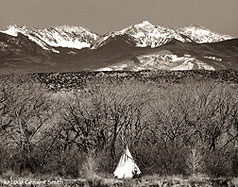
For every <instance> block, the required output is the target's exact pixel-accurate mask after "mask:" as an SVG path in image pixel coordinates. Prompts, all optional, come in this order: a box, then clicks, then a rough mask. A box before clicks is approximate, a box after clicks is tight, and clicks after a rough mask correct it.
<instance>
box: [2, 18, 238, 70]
mask: <svg viewBox="0 0 238 187" xmlns="http://www.w3.org/2000/svg"><path fill="white" fill-rule="evenodd" d="M200 43H203V44H202V45H200ZM233 68H234V69H238V39H235V38H233V37H231V36H227V35H222V34H218V33H215V32H212V31H210V30H209V29H206V28H204V27H201V26H189V27H184V28H180V29H172V28H167V27H161V26H157V25H154V24H152V23H150V22H148V21H143V22H141V23H139V24H135V25H130V26H128V27H126V28H124V29H122V30H119V31H113V32H109V33H107V34H105V35H103V36H100V35H98V34H96V33H94V32H91V31H89V30H88V29H85V28H83V27H79V26H67V25H65V26H58V27H51V28H41V29H38V28H34V27H28V26H16V25H12V26H9V27H8V28H7V29H5V30H0V71H1V69H7V70H8V69H23V70H26V71H31V72H49V71H51V72H52V71H54V72H60V71H81V70H87V71H92V70H93V71H95V70H110V71H113V70H122V71H124V70H128V71H140V70H151V69H163V70H191V69H207V70H217V69H233Z"/></svg>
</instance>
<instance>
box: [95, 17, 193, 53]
mask: <svg viewBox="0 0 238 187" xmlns="http://www.w3.org/2000/svg"><path fill="white" fill-rule="evenodd" d="M122 35H127V36H128V37H129V38H130V39H131V40H132V41H134V43H135V45H136V47H151V48H155V47H158V46H161V45H164V44H166V43H168V42H169V41H171V40H172V39H176V40H178V41H181V42H189V39H188V38H185V37H183V36H182V35H180V33H179V32H177V31H176V30H173V29H171V28H166V27H161V26H157V25H153V24H152V23H150V22H149V21H143V22H141V23H139V24H136V25H131V26H128V27H126V28H124V29H122V30H120V31H115V32H109V33H107V34H105V35H104V36H102V37H101V38H99V39H98V40H97V41H96V43H95V44H94V46H93V48H94V49H96V48H98V47H100V46H103V45H104V44H105V43H106V42H107V41H108V40H109V38H113V37H115V36H122Z"/></svg>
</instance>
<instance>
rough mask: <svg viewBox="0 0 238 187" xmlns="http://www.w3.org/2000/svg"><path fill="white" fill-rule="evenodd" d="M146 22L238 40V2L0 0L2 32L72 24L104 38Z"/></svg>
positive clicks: (195, 0) (202, 0)
mask: <svg viewBox="0 0 238 187" xmlns="http://www.w3.org/2000/svg"><path fill="white" fill-rule="evenodd" d="M144 20H148V21H150V22H152V23H154V24H157V25H161V26H169V27H180V26H186V25H191V24H196V25H203V26H205V27H207V28H210V29H211V30H213V31H216V32H220V33H224V34H229V35H232V36H236V37H238V0H0V28H5V27H6V26H7V25H10V24H17V25H30V26H35V27H50V26H55V25H62V24H68V25H79V26H84V27H86V28H89V29H90V30H92V31H95V32H97V33H99V34H104V33H106V32H108V31H111V30H118V29H122V28H124V27H126V26H128V25H131V24H135V23H139V22H141V21H144Z"/></svg>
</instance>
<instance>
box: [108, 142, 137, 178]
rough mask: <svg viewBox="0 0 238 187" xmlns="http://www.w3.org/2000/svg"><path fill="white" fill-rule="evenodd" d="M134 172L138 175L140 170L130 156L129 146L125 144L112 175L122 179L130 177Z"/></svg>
mask: <svg viewBox="0 0 238 187" xmlns="http://www.w3.org/2000/svg"><path fill="white" fill-rule="evenodd" d="M135 174H136V175H140V174H141V171H140V169H139V167H138V166H137V165H136V163H135V161H134V159H133V158H132V155H131V153H130V151H129V148H128V147H127V146H126V148H125V151H124V153H123V154H122V156H121V158H120V161H119V163H118V165H117V167H116V169H115V171H114V173H113V175H114V177H116V178H119V179H123V178H132V177H133V176H134V175H135Z"/></svg>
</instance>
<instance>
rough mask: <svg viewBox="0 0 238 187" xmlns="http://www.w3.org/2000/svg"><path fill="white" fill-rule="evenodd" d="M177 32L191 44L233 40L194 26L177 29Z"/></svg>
mask: <svg viewBox="0 0 238 187" xmlns="http://www.w3.org/2000/svg"><path fill="white" fill-rule="evenodd" d="M177 32H178V33H180V34H181V35H184V36H186V37H188V38H190V39H191V40H192V41H193V42H196V43H214V42H221V41H224V40H230V39H233V38H234V37H232V36H229V35H223V34H219V33H216V32H212V31H211V30H209V29H207V28H205V27H202V26H196V25H191V26H187V27H183V28H179V29H177Z"/></svg>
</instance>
